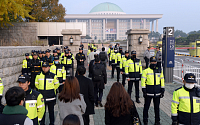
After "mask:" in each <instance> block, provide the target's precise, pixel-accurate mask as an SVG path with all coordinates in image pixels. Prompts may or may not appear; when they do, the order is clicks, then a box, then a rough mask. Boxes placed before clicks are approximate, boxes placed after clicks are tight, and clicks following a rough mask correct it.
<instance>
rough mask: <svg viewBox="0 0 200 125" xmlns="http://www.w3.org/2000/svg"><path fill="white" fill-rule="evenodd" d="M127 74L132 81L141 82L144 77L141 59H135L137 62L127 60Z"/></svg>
mask: <svg viewBox="0 0 200 125" xmlns="http://www.w3.org/2000/svg"><path fill="white" fill-rule="evenodd" d="M125 74H126V77H127V78H130V80H132V81H139V80H140V79H141V75H142V64H141V61H140V59H137V58H135V60H132V59H129V60H127V61H126V64H125Z"/></svg>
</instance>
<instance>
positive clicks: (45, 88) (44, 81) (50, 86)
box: [35, 71, 59, 101]
mask: <svg viewBox="0 0 200 125" xmlns="http://www.w3.org/2000/svg"><path fill="white" fill-rule="evenodd" d="M35 87H36V88H37V89H38V91H39V92H40V93H41V94H42V95H43V97H44V101H55V100H56V89H57V88H58V87H59V80H58V78H57V76H56V75H55V74H54V73H51V72H50V71H49V72H47V73H44V72H43V71H42V72H41V73H39V74H38V75H37V76H36V78H35Z"/></svg>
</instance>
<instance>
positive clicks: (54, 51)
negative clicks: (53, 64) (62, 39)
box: [53, 49, 58, 60]
mask: <svg viewBox="0 0 200 125" xmlns="http://www.w3.org/2000/svg"><path fill="white" fill-rule="evenodd" d="M56 56H57V57H58V53H57V50H56V49H54V50H53V60H54V58H55V57H56Z"/></svg>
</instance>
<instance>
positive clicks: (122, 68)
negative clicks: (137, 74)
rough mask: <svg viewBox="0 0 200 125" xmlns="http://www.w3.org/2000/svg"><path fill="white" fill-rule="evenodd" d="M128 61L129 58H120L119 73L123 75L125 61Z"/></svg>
mask: <svg viewBox="0 0 200 125" xmlns="http://www.w3.org/2000/svg"><path fill="white" fill-rule="evenodd" d="M129 59H130V56H128V57H126V56H123V57H122V58H121V61H120V71H121V72H123V74H125V66H126V61H127V60H129Z"/></svg>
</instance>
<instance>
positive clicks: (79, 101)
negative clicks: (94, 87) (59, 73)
mask: <svg viewBox="0 0 200 125" xmlns="http://www.w3.org/2000/svg"><path fill="white" fill-rule="evenodd" d="M58 108H59V112H60V121H63V119H64V118H65V117H66V116H67V115H69V114H75V115H77V116H78V117H79V119H80V122H81V125H84V122H83V117H82V115H83V114H84V113H85V109H86V104H85V101H84V98H83V95H82V94H80V87H79V82H78V80H77V78H76V77H74V76H69V77H67V79H66V80H65V84H64V87H63V90H62V91H61V92H60V94H59V96H58Z"/></svg>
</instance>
